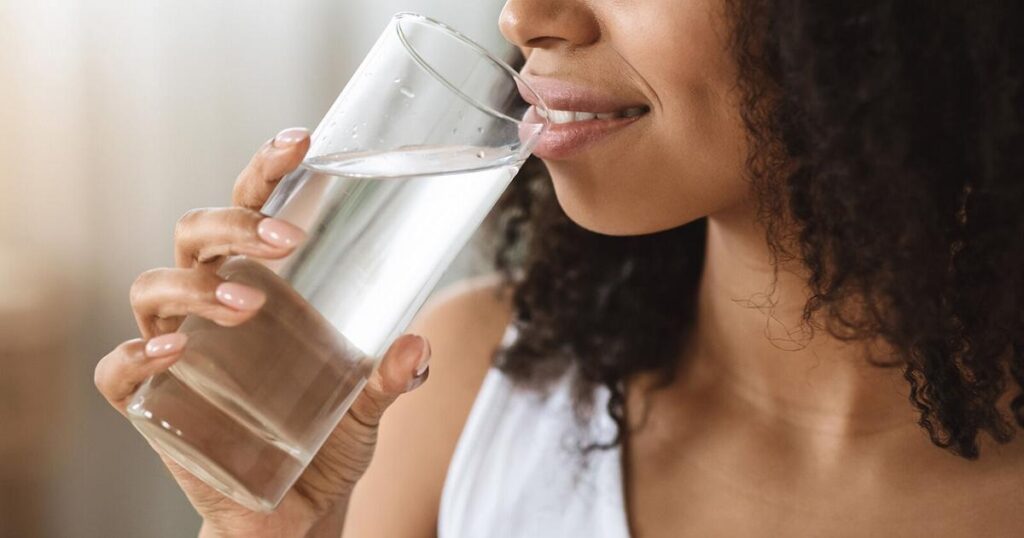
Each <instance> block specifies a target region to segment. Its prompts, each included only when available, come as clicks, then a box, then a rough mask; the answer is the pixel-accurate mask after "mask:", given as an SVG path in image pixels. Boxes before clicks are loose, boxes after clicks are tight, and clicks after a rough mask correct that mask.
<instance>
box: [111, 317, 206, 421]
mask: <svg viewBox="0 0 1024 538" xmlns="http://www.w3.org/2000/svg"><path fill="white" fill-rule="evenodd" d="M187 341H188V337H187V336H185V335H184V334H180V333H171V334H165V335H163V336H158V337H156V338H153V339H152V340H150V341H148V342H143V341H142V340H138V339H136V340H129V341H127V342H124V343H123V344H121V345H119V346H117V347H116V348H114V350H113V351H111V352H110V353H109V354H107V356H106V357H103V358H102V359H100V362H99V363H98V364H97V365H96V371H95V373H94V376H93V380H94V382H95V383H96V388H98V389H99V391H100V393H101V394H103V397H104V398H106V399H107V401H108V402H110V405H112V406H114V408H115V409H117V410H118V411H120V412H121V414H124V412H125V406H126V405H127V404H128V400H130V399H131V396H132V394H134V393H135V389H137V388H138V386H139V384H140V383H142V382H143V381H145V380H146V378H148V377H149V376H151V375H155V374H158V373H160V372H162V371H164V370H166V369H167V368H169V367H170V366H171V365H172V364H174V363H175V361H177V360H178V359H179V358H181V351H182V350H183V349H184V348H185V343H186V342H187Z"/></svg>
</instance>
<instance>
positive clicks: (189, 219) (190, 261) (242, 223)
mask: <svg viewBox="0 0 1024 538" xmlns="http://www.w3.org/2000/svg"><path fill="white" fill-rule="evenodd" d="M303 239H305V233H304V232H303V231H302V230H301V229H300V228H298V227H297V226H294V225H292V224H289V223H288V222H285V221H283V220H279V219H273V218H269V217H265V216H263V215H262V214H260V213H259V212H257V211H254V210H252V209H245V208H242V207H225V208H205V209H193V210H192V211H189V212H188V213H185V214H184V215H183V216H182V217H181V218H180V219H178V224H177V225H176V226H175V228H174V260H175V264H176V265H177V266H178V267H193V266H196V265H205V266H207V267H211V268H216V266H217V265H218V264H219V262H220V261H221V260H223V259H224V258H225V257H227V256H232V255H236V254H245V255H248V256H254V257H257V258H265V259H277V258H282V257H284V256H286V255H288V254H289V253H290V252H292V251H293V250H295V247H296V246H298V244H299V243H301V242H302V241H303Z"/></svg>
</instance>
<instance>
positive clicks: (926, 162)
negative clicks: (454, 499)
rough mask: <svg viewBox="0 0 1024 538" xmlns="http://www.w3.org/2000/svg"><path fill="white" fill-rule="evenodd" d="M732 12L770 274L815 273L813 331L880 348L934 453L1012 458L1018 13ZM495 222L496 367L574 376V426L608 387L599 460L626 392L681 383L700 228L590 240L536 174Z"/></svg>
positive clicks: (780, 1) (1003, 6) (516, 375)
mask: <svg viewBox="0 0 1024 538" xmlns="http://www.w3.org/2000/svg"><path fill="white" fill-rule="evenodd" d="M727 5H728V7H729V9H728V11H729V14H730V19H731V24H732V26H733V28H732V38H731V42H730V43H731V51H732V54H733V55H734V57H735V59H736V63H737V65H738V67H739V80H738V81H737V83H738V88H739V89H740V90H741V94H742V96H743V99H742V104H741V113H742V117H743V120H744V123H745V125H746V128H747V133H748V139H749V142H750V147H751V151H750V154H749V156H748V161H747V170H748V175H749V180H750V182H751V185H752V186H753V188H754V189H755V192H756V193H757V194H758V198H759V200H760V217H761V220H762V222H763V223H764V224H765V227H766V229H767V237H766V239H767V241H768V244H769V245H770V247H771V250H772V252H773V257H774V259H775V260H776V261H779V260H781V259H783V258H784V257H786V258H787V259H797V260H800V261H802V262H803V264H804V265H805V266H806V268H807V269H808V273H809V275H810V276H809V281H808V284H809V287H810V290H811V297H810V300H809V301H808V302H807V304H806V305H805V308H804V313H803V314H804V322H805V323H806V324H808V325H809V326H812V325H816V326H817V327H818V328H821V327H822V326H823V327H824V329H826V330H827V331H828V332H829V333H830V334H832V335H834V336H836V337H838V338H843V339H864V338H869V337H880V338H882V339H884V341H886V342H887V343H888V344H889V345H890V346H891V348H892V349H894V350H895V353H896V356H895V357H890V359H891V362H890V365H892V366H895V367H899V368H902V369H903V372H904V377H905V378H906V381H907V383H909V386H910V401H911V403H912V404H913V405H914V406H915V407H916V408H917V410H918V411H920V424H921V426H922V427H924V428H925V429H926V430H927V432H928V434H929V435H930V437H931V439H932V441H933V442H934V443H935V444H936V445H938V446H940V447H943V448H946V449H948V450H950V451H952V452H953V453H955V454H958V455H960V456H963V457H965V458H968V459H974V458H977V457H978V442H977V439H978V435H979V432H980V431H985V432H988V434H989V435H990V436H991V437H992V438H994V439H995V440H996V441H998V442H1006V441H1008V440H1009V439H1010V438H1011V437H1012V436H1013V434H1014V432H1015V430H1016V427H1015V426H1014V425H1013V424H1014V423H1016V425H1017V426H1022V425H1024V396H1022V395H1021V390H1020V389H1021V387H1022V385H1024V309H1022V306H1024V305H1022V295H1024V114H1022V107H1024V105H1022V103H1024V95H1022V87H1024V75H1022V65H1024V37H1022V36H1024V28H1021V23H1024V3H1021V2H1017V1H1015V0H1005V1H999V0H991V1H984V2H975V1H966V0H965V1H958V2H955V1H949V2H930V1H918V2H914V1H904V0H875V1H869V0H865V1H861V2H820V1H815V0H727ZM489 223H490V225H491V226H492V230H494V231H496V232H497V234H498V235H499V237H500V239H499V241H498V247H497V251H496V265H497V267H498V269H499V270H500V271H501V272H502V274H503V275H504V282H505V284H506V285H507V286H511V287H512V288H513V290H512V291H513V295H512V296H513V303H514V309H515V318H514V324H515V325H516V328H517V329H518V331H519V338H518V339H517V340H516V341H515V343H514V344H513V345H511V346H510V347H508V348H506V349H499V351H498V353H497V354H496V356H495V362H496V366H497V367H498V368H499V369H501V370H502V371H503V372H505V373H506V374H507V375H509V376H510V377H511V378H513V379H515V380H518V381H521V382H524V383H529V384H532V385H534V386H540V385H544V384H545V383H547V382H550V381H552V380H553V379H555V378H556V377H557V376H559V375H561V374H562V373H564V372H565V371H566V370H567V369H568V368H569V367H570V366H571V367H573V369H574V370H575V371H576V372H577V374H578V375H576V376H575V377H574V379H575V383H574V395H575V401H576V403H577V408H578V410H585V409H587V407H588V405H591V406H592V402H593V400H592V394H593V389H594V388H595V387H597V386H601V385H603V386H605V387H607V388H608V389H609V391H610V399H609V401H608V405H607V412H608V413H609V414H610V415H611V417H612V418H613V419H614V420H615V422H616V424H617V425H618V434H617V436H616V437H615V439H612V440H610V441H608V442H606V443H604V444H602V445H601V446H612V445H614V444H617V443H619V442H621V440H622V436H623V433H624V429H625V421H624V408H623V398H624V395H623V391H624V381H625V380H626V379H628V378H630V377H631V376H633V375H635V374H637V373H640V372H650V371H654V372H658V375H659V376H660V379H663V380H664V381H665V382H666V383H667V382H669V381H670V380H671V378H672V376H673V375H674V372H675V369H676V366H677V365H676V362H677V361H678V358H679V356H680V353H681V351H682V348H681V346H682V343H683V340H682V337H681V336H680V335H681V334H682V335H685V333H686V332H687V328H688V327H690V326H691V325H692V322H693V318H694V315H695V313H694V308H693V299H694V297H695V295H696V288H697V285H698V281H699V278H700V271H701V266H702V262H703V257H704V241H705V237H704V234H705V228H706V226H705V222H704V220H703V219H702V220H698V221H695V222H691V223H688V224H685V225H683V226H680V227H678V228H674V229H671V230H667V231H663V232H659V233H655V234H649V235H642V236H627V237H620V236H606V235H602V234H597V233H594V232H590V231H588V230H585V229H583V228H581V227H580V226H578V225H576V224H575V223H573V222H572V221H570V220H569V219H568V217H567V216H566V215H565V213H564V212H563V211H562V209H561V208H560V206H559V205H558V202H557V200H556V199H555V196H554V193H553V189H552V187H551V185H550V179H549V178H548V177H547V175H546V174H545V172H544V169H543V165H542V163H540V162H539V161H536V160H534V161H531V162H528V163H527V165H526V166H524V168H523V170H522V172H521V173H520V175H519V177H518V178H517V179H516V180H515V181H514V182H513V184H512V186H511V187H510V189H509V190H508V191H507V192H506V193H505V195H504V196H503V198H502V200H501V201H500V202H499V205H498V210H497V211H496V212H495V213H493V214H492V215H491V217H490V219H489ZM794 230H795V231H794ZM783 235H785V237H783ZM680 298H684V299H685V298H689V299H690V301H689V302H686V301H685V300H684V301H680ZM818 314H821V315H818ZM818 319H824V320H826V321H825V322H824V323H819V322H817V321H814V320H818ZM1008 390H1012V391H1013V394H1012V396H1014V397H1013V399H1012V401H1011V403H1010V405H1009V410H1008V411H1009V412H1010V413H1009V417H1008V416H1007V414H1006V413H1005V412H1004V410H1003V409H1000V405H1001V397H1002V396H1004V395H1005V394H1006V392H1007V391H1008ZM581 412H586V411H581ZM1011 419H1012V420H1011Z"/></svg>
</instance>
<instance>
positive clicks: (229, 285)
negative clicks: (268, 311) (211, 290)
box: [216, 282, 267, 311]
mask: <svg viewBox="0 0 1024 538" xmlns="http://www.w3.org/2000/svg"><path fill="white" fill-rule="evenodd" d="M216 294H217V300H218V301H220V302H221V303H224V304H225V305H227V306H230V307H231V308H234V309H235V310H246V311H249V310H256V309H258V308H259V307H261V306H263V303H264V301H266V300H267V296H266V295H265V294H264V293H263V292H262V291H260V290H258V289H256V288H250V287H249V286H243V285H241V284H236V283H234V282H224V283H223V284H221V285H220V286H217V292H216Z"/></svg>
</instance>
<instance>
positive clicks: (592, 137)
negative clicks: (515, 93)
mask: <svg viewBox="0 0 1024 538" xmlns="http://www.w3.org/2000/svg"><path fill="white" fill-rule="evenodd" d="M644 115H646V114H641V115H639V116H633V117H629V118H611V119H607V120H599V119H593V120H584V121H573V122H569V123H549V124H548V128H547V129H545V130H544V132H543V133H541V135H540V138H538V139H537V143H536V145H534V147H533V154H534V155H536V156H537V157H540V158H541V159H544V160H562V159H568V158H570V157H572V156H574V155H577V154H579V153H581V152H582V151H583V150H585V149H586V148H587V147H589V146H591V145H593V144H595V143H597V142H598V141H600V140H603V139H604V138H605V137H607V136H608V135H610V134H612V133H614V132H615V131H618V130H619V129H622V128H623V127H626V126H628V125H630V124H632V123H633V122H635V121H636V120H638V119H640V118H642V117H644ZM523 120H524V121H526V122H529V123H533V122H543V121H544V119H543V118H541V117H540V115H538V114H537V109H536V108H534V107H530V110H529V112H527V113H526V117H525V118H523Z"/></svg>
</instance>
